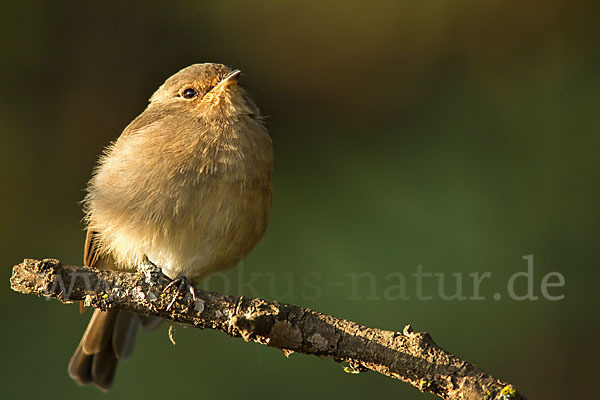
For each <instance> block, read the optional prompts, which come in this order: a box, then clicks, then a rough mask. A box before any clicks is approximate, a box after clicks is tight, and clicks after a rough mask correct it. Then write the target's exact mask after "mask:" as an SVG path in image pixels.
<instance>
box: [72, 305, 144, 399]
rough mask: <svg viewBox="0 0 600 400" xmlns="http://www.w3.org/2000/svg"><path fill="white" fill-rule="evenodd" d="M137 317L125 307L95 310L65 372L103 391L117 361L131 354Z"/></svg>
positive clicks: (110, 380) (83, 383) (79, 382)
mask: <svg viewBox="0 0 600 400" xmlns="http://www.w3.org/2000/svg"><path fill="white" fill-rule="evenodd" d="M140 322H141V317H140V316H139V315H138V314H136V313H132V312H129V311H122V310H110V311H100V310H95V311H94V315H93V316H92V319H91V320H90V322H89V324H88V327H87V329H86V330H85V333H84V334H83V337H82V338H81V342H79V346H77V349H76V350H75V353H74V354H73V357H71V361H70V362H69V367H68V371H69V375H70V376H71V378H73V379H74V380H75V381H76V382H77V383H78V384H80V385H87V384H90V383H93V384H94V385H96V386H97V387H98V388H100V389H102V390H104V391H107V390H108V389H110V387H111V386H112V383H113V380H114V378H115V371H116V370H117V364H118V362H119V361H122V360H127V359H128V358H129V357H131V355H132V354H133V348H134V346H135V340H136V337H137V331H138V328H139V325H140Z"/></svg>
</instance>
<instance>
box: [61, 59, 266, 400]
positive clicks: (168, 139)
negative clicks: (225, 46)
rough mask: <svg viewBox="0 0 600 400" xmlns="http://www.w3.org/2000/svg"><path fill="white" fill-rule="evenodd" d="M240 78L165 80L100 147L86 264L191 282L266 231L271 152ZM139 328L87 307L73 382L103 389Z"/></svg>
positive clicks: (134, 321)
mask: <svg viewBox="0 0 600 400" xmlns="http://www.w3.org/2000/svg"><path fill="white" fill-rule="evenodd" d="M239 76H240V71H239V70H231V69H230V68H228V67H226V66H224V65H220V64H209V63H207V64H195V65H191V66H189V67H187V68H185V69H182V70H181V71H179V72H177V73H176V74H175V75H173V76H172V77H170V78H169V79H167V80H166V81H165V83H164V84H163V85H162V86H161V87H160V88H159V89H158V90H157V91H156V92H155V93H154V95H152V97H151V98H150V104H149V105H148V107H147V108H146V110H145V111H144V112H142V113H141V114H140V115H139V116H138V117H137V118H136V119H135V120H133V122H131V123H130V124H129V126H127V127H126V128H125V130H124V131H123V133H122V134H121V136H120V137H119V138H118V140H117V141H115V142H114V143H112V144H111V145H110V146H108V148H107V149H106V150H105V152H104V154H103V155H102V156H101V158H100V160H99V163H98V166H97V167H96V169H95V171H94V174H93V176H92V179H91V180H90V182H89V185H88V194H87V196H86V198H85V200H84V204H85V206H84V209H85V213H86V222H87V238H86V242H85V248H84V264H85V265H87V266H90V267H96V268H104V269H114V270H135V269H136V268H138V267H139V266H140V265H141V264H142V263H144V262H146V263H147V262H148V261H150V262H151V263H152V264H154V265H156V266H157V267H159V268H160V269H161V270H162V272H163V273H164V274H165V275H167V276H168V277H170V278H171V279H186V280H189V282H190V283H191V284H196V283H198V282H199V281H200V280H201V279H202V278H204V277H206V276H207V275H209V274H211V273H213V272H215V271H218V270H222V269H225V268H228V267H231V266H233V265H235V264H236V263H237V262H238V261H240V260H241V259H242V258H243V257H244V256H246V255H247V254H248V252H249V251H250V250H251V249H252V248H253V247H254V246H255V245H256V243H257V242H258V241H259V240H260V238H261V236H262V235H263V233H264V232H265V230H266V228H267V223H268V219H269V209H270V205H271V189H272V183H271V182H272V181H271V176H272V170H273V149H272V143H271V138H270V136H269V134H268V132H267V130H266V128H265V127H264V125H263V124H262V120H261V116H260V112H259V110H258V108H257V107H256V105H255V104H254V102H253V101H252V100H251V99H250V98H249V97H248V95H247V94H246V93H245V92H244V90H243V89H242V88H241V87H240V86H239V85H238V78H239ZM155 322H156V319H154V320H152V319H151V320H148V319H144V318H142V317H141V316H139V315H137V314H134V313H130V312H125V311H118V310H114V311H107V312H103V311H99V310H96V311H95V312H94V315H93V316H92V319H91V320H90V323H89V325H88V327H87V329H86V331H85V333H84V334H83V337H82V339H81V342H80V343H79V346H78V347H77V349H76V350H75V354H73V357H72V358H71V361H70V363H69V367H68V371H69V375H70V376H71V377H72V378H73V379H74V380H75V381H76V382H77V383H79V384H81V385H84V384H88V383H94V384H95V385H96V386H97V387H99V388H101V389H103V390H108V389H109V388H110V386H111V385H112V382H113V379H114V375H115V370H116V367H117V362H118V360H124V359H127V358H128V357H130V356H131V354H132V352H133V347H134V344H135V339H136V335H137V330H138V327H139V326H140V324H141V325H143V326H151V325H156V324H155Z"/></svg>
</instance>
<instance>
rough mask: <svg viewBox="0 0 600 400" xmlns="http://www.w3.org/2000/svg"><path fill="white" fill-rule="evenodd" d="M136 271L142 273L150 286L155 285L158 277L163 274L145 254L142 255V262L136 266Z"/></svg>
mask: <svg viewBox="0 0 600 400" xmlns="http://www.w3.org/2000/svg"><path fill="white" fill-rule="evenodd" d="M138 271H139V272H140V273H142V274H143V275H144V281H146V283H147V284H149V285H150V286H154V285H156V284H157V283H158V279H159V277H160V276H161V275H163V273H162V270H161V269H160V268H158V267H157V266H156V264H154V263H153V262H152V261H150V260H149V259H148V257H146V256H144V259H143V260H142V263H141V264H140V266H139V267H138Z"/></svg>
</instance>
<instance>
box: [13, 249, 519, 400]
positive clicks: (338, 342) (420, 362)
mask: <svg viewBox="0 0 600 400" xmlns="http://www.w3.org/2000/svg"><path fill="white" fill-rule="evenodd" d="M10 282H11V287H12V289H13V290H15V291H17V292H21V293H25V294H29V293H33V294H37V295H38V296H45V297H53V298H57V299H59V300H60V301H62V302H64V303H67V302H73V301H83V302H84V303H85V304H86V305H91V306H93V307H96V308H100V309H102V310H107V309H112V308H118V309H124V310H129V311H134V312H137V313H140V314H143V315H154V316H159V317H162V318H164V319H167V320H170V321H173V322H176V323H178V324H184V325H191V326H194V327H197V328H211V329H216V330H219V331H221V332H223V333H226V334H227V335H229V336H233V337H241V338H243V339H244V340H245V341H253V342H258V343H262V344H265V345H267V346H270V347H275V348H278V349H281V350H283V352H284V354H285V355H286V356H289V354H291V353H292V352H298V353H304V354H314V355H317V356H321V357H330V358H332V359H334V360H335V361H337V362H347V363H348V364H349V365H350V367H349V368H346V371H347V372H362V371H366V370H372V371H376V372H379V373H381V374H384V375H387V376H390V377H392V378H396V379H400V380H402V381H405V382H407V383H409V384H411V385H412V386H414V387H416V388H417V389H419V390H420V391H422V392H429V393H432V394H435V395H437V396H439V397H441V398H443V399H482V400H483V399H485V400H494V399H495V400H508V399H525V397H524V396H523V395H521V394H520V393H519V392H518V391H517V390H516V389H515V388H514V387H513V386H512V385H509V384H507V383H506V382H503V381H501V380H499V379H497V378H495V377H493V376H491V375H488V374H486V373H485V372H484V371H482V370H481V369H479V368H478V367H476V366H474V365H473V364H470V363H468V362H467V361H463V360H461V359H459V358H457V357H455V356H454V355H452V354H450V353H448V352H447V351H445V350H444V349H442V348H440V347H439V346H437V345H436V344H435V343H434V341H433V340H432V339H431V337H430V336H429V334H427V333H418V332H413V330H412V329H411V327H410V325H407V326H406V327H405V328H404V330H403V332H391V331H384V330H381V329H375V328H369V327H366V326H363V325H359V324H356V323H354V322H351V321H346V320H343V319H340V318H336V317H333V316H329V315H325V314H321V313H319V312H317V311H313V310H310V309H308V308H301V307H297V306H294V305H290V304H283V303H278V302H275V301H268V300H263V299H253V298H248V297H244V296H230V295H226V294H219V293H214V292H208V291H203V290H196V296H197V299H196V301H195V302H194V300H193V299H192V296H191V295H187V296H185V297H183V298H180V299H178V300H177V301H176V302H175V303H174V305H173V307H172V308H171V309H170V310H169V311H167V307H168V305H169V302H170V300H171V299H172V298H173V296H174V295H175V292H176V291H177V288H169V289H168V290H167V291H166V292H163V290H164V288H165V287H166V286H167V284H168V283H169V279H168V278H167V277H165V276H164V275H162V274H159V275H157V276H154V277H153V278H152V279H148V278H147V277H145V276H144V275H142V274H140V273H129V272H116V271H104V270H103V271H101V270H96V269H91V268H87V267H76V266H70V265H62V264H61V263H60V262H59V261H58V260H53V259H46V260H43V261H38V260H31V259H26V260H24V261H23V262H22V263H21V264H19V265H15V266H14V268H13V273H12V277H11V280H10Z"/></svg>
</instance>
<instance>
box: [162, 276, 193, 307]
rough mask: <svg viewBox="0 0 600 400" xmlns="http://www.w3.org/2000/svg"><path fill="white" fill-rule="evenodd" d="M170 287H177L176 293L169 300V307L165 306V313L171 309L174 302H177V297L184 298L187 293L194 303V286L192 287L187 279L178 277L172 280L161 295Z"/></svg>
mask: <svg viewBox="0 0 600 400" xmlns="http://www.w3.org/2000/svg"><path fill="white" fill-rule="evenodd" d="M171 286H177V293H175V295H174V296H173V299H172V300H171V302H170V303H169V305H168V306H167V311H169V310H170V309H171V307H173V304H175V301H177V298H178V297H180V296H181V297H184V296H185V295H186V292H187V293H190V294H191V295H192V299H193V300H194V304H195V303H196V300H197V299H196V291H195V290H194V286H192V284H191V283H190V281H188V279H187V278H186V277H185V276H183V275H180V276H179V277H177V278H175V279H173V280H172V281H171V282H170V283H169V284H168V285H167V286H166V287H165V289H164V290H163V293H164V292H166V291H167V290H168V289H169V288H170V287H171Z"/></svg>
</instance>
